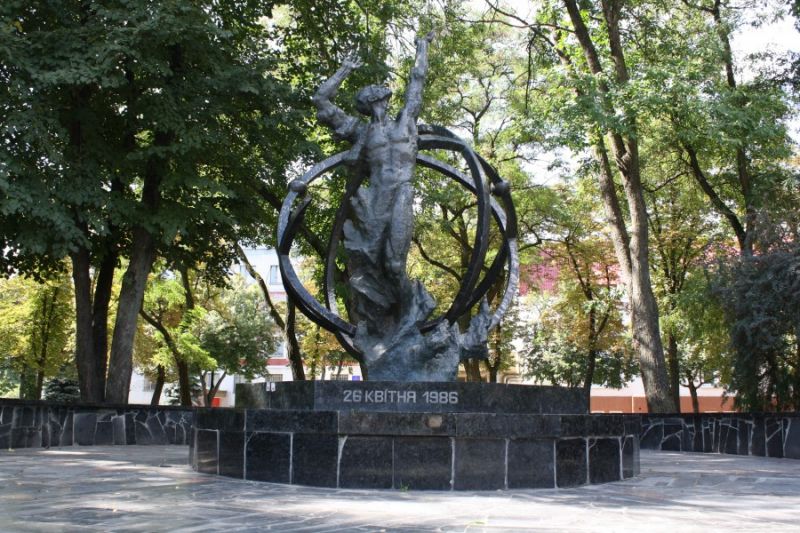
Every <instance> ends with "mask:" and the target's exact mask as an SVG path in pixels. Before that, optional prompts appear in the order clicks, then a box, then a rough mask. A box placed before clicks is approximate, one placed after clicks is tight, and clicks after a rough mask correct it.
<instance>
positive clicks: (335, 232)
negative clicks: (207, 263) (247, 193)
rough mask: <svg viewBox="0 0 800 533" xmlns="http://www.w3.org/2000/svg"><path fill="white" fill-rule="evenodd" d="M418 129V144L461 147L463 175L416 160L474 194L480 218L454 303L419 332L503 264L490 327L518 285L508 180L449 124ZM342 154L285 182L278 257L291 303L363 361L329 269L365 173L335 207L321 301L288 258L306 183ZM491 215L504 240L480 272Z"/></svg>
mask: <svg viewBox="0 0 800 533" xmlns="http://www.w3.org/2000/svg"><path fill="white" fill-rule="evenodd" d="M418 132H419V140H418V147H419V150H430V149H443V150H450V151H454V152H459V153H460V154H461V156H462V157H463V158H464V160H465V161H466V163H467V166H468V167H469V171H470V176H466V175H465V174H463V173H462V172H460V171H459V170H457V169H455V168H453V167H451V166H450V165H447V164H446V163H442V162H441V161H439V160H437V159H435V158H432V157H429V156H426V155H421V154H420V155H417V163H418V164H420V165H421V166H423V167H426V168H430V169H432V170H435V171H437V172H439V173H441V174H443V175H445V176H447V177H448V178H450V179H452V180H454V181H455V182H456V183H458V184H459V185H461V186H463V187H465V188H466V189H467V190H469V191H470V192H472V193H473V194H475V196H476V197H477V208H478V222H477V229H476V231H475V241H474V244H473V253H472V257H471V258H470V261H469V265H468V267H467V271H466V273H465V274H464V277H463V279H462V280H461V284H460V286H459V289H458V292H457V293H456V296H455V298H454V299H453V303H452V304H451V305H450V308H449V309H448V310H447V312H446V313H445V314H444V315H442V316H439V317H437V318H434V319H432V320H429V321H427V322H425V323H424V324H422V325H420V326H419V329H420V332H422V333H425V332H427V331H430V330H431V329H433V328H434V327H436V325H437V324H439V323H440V322H442V321H443V320H447V321H448V322H450V323H451V324H452V323H453V322H455V321H456V320H457V319H458V318H459V317H460V316H462V315H463V314H464V313H466V312H467V311H468V310H469V309H470V308H472V306H474V305H475V304H476V303H478V302H479V301H480V300H481V298H483V297H484V296H485V295H486V293H487V292H488V291H489V288H490V287H491V286H492V285H493V284H494V283H495V282H496V281H497V279H498V276H500V274H501V273H502V271H503V267H504V266H507V280H506V288H505V292H504V293H503V298H502V300H501V301H500V303H499V305H498V306H497V308H496V310H495V312H494V314H493V315H492V320H491V323H490V325H489V330H492V329H494V328H495V327H497V325H498V324H499V323H500V320H501V319H502V318H503V315H504V314H505V312H506V311H507V310H508V307H509V306H510V305H511V301H512V300H513V298H514V296H515V295H516V293H517V288H518V286H519V256H518V249H517V217H516V212H515V211H514V204H513V203H512V201H511V191H510V188H509V185H508V182H506V181H504V180H503V179H501V178H500V176H499V175H498V174H497V171H496V170H495V169H494V168H493V167H492V166H491V165H490V164H489V163H487V162H486V160H484V159H483V158H482V157H481V156H479V155H478V154H476V153H475V152H474V151H473V150H472V149H471V148H470V147H469V146H467V144H466V143H465V142H464V141H463V140H461V139H459V138H458V137H457V136H456V135H454V134H453V133H452V132H450V131H449V130H447V129H445V128H442V127H440V126H428V125H420V126H419V127H418ZM346 155H347V152H340V153H338V154H336V155H334V156H331V157H329V158H327V159H325V160H324V161H321V162H320V163H317V164H316V165H314V166H313V167H312V168H311V169H310V170H309V171H308V172H306V173H305V174H304V175H303V176H302V177H300V178H298V179H296V180H294V181H292V182H291V183H290V184H289V193H288V194H287V195H286V198H284V200H283V205H282V206H281V211H280V215H279V217H278V260H279V266H280V269H281V275H282V276H283V283H284V287H285V288H286V292H287V294H288V296H289V297H290V298H291V299H292V301H293V302H294V303H295V305H296V306H297V307H298V308H299V309H300V311H302V312H303V313H304V314H305V315H306V316H307V317H309V318H310V319H311V320H312V321H314V322H315V323H317V324H319V325H320V326H322V327H324V328H325V329H327V330H328V331H331V332H332V333H334V335H336V338H337V339H338V340H339V342H340V343H341V344H342V346H343V347H344V348H345V349H346V350H347V351H348V352H349V353H350V354H351V355H353V356H354V357H355V358H356V359H357V360H358V361H361V360H362V357H361V353H360V352H359V351H358V350H357V349H356V348H355V346H353V340H352V337H353V335H354V334H355V332H356V326H355V325H353V324H351V323H350V322H347V321H346V320H344V319H342V317H340V316H339V313H338V310H337V308H336V295H335V292H334V283H333V272H334V269H335V268H336V265H335V261H336V255H337V250H338V246H339V242H340V241H341V239H342V232H343V228H344V223H345V221H346V219H347V206H348V205H349V202H350V198H352V196H353V195H354V194H355V192H356V191H357V190H358V188H359V187H360V186H361V181H363V179H364V178H363V177H362V178H361V180H353V181H352V182H351V183H349V184H348V187H347V189H346V190H345V193H344V197H343V198H342V201H341V204H340V206H339V209H338V210H337V212H336V218H335V219H334V223H333V228H332V231H331V237H330V240H329V243H328V250H327V257H326V261H325V281H324V287H323V292H324V294H325V305H324V306H323V305H322V304H321V303H320V302H319V301H317V299H316V298H314V297H313V296H312V295H311V294H310V293H309V292H308V291H307V290H306V289H305V287H303V284H302V283H300V279H299V278H298V277H297V273H296V272H295V270H294V267H293V266H292V263H291V261H290V260H289V251H290V249H291V246H292V242H293V241H294V238H295V235H296V234H297V231H298V229H299V227H300V225H301V223H302V220H303V215H304V214H305V211H306V209H307V208H308V206H309V204H310V203H311V199H310V198H308V197H305V193H306V191H307V190H308V186H309V185H310V184H311V183H312V182H313V181H315V180H316V179H317V178H319V177H320V176H322V175H323V174H325V173H326V172H329V171H331V170H333V169H335V168H337V167H339V166H341V165H342V164H344V163H345V157H346ZM484 177H485V178H488V181H489V182H490V184H489V183H487V181H485V180H484ZM490 191H491V194H493V195H494V196H496V197H497V198H498V199H499V202H498V201H497V200H495V199H494V198H492V197H491V196H490ZM298 197H300V198H301V201H300V202H299V204H298V205H297V206H296V207H295V206H294V204H295V200H297V198H298ZM490 216H491V218H493V219H494V221H495V222H496V224H497V225H498V227H499V228H500V233H501V234H502V236H503V244H502V246H501V248H500V251H499V252H498V253H497V255H496V256H495V258H494V260H493V261H492V264H491V265H490V266H489V269H488V270H487V272H486V274H485V275H484V276H483V278H481V277H480V273H481V269H482V268H483V265H484V260H485V258H486V251H487V247H488V240H489V218H490ZM479 279H480V281H479ZM476 285H477V286H476Z"/></svg>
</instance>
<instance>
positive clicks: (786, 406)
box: [718, 245, 800, 411]
mask: <svg viewBox="0 0 800 533" xmlns="http://www.w3.org/2000/svg"><path fill="white" fill-rule="evenodd" d="M721 280H722V283H721V284H720V285H719V287H718V290H719V294H720V296H721V299H722V301H723V302H724V305H725V310H726V313H727V316H728V319H729V321H730V324H731V343H732V346H733V361H732V363H733V364H732V376H731V384H730V387H731V389H732V390H733V391H735V392H736V402H737V405H739V406H741V407H742V408H745V409H750V410H764V411H771V410H795V409H798V408H799V407H800V247H798V246H797V245H794V246H792V247H788V246H784V247H782V249H776V250H774V251H772V252H771V253H768V254H765V255H762V256H756V257H752V258H742V259H741V260H740V261H738V262H737V263H734V264H733V265H732V267H731V268H730V269H728V270H724V271H723V273H722V278H721Z"/></svg>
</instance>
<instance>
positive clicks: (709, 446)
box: [639, 413, 800, 459]
mask: <svg viewBox="0 0 800 533" xmlns="http://www.w3.org/2000/svg"><path fill="white" fill-rule="evenodd" d="M639 442H640V446H641V447H642V448H645V449H649V450H669V451H683V452H705V453H726V454H734V455H756V456H760V457H786V458H790V459H800V414H799V413H730V414H716V413H703V414H699V415H643V416H642V433H641V435H640V438H639Z"/></svg>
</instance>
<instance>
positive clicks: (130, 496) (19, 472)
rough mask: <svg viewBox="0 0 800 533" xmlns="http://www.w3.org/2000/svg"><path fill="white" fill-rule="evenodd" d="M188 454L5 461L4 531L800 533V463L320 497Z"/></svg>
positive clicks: (137, 451)
mask: <svg viewBox="0 0 800 533" xmlns="http://www.w3.org/2000/svg"><path fill="white" fill-rule="evenodd" d="M186 463H187V448H185V447H182V446H116V447H111V446H108V447H100V446H98V447H68V448H61V449H51V450H42V449H25V450H17V451H2V452H0V510H2V512H0V532H13V531H69V532H71V531H120V532H121V531H182V532H183V531H197V532H212V531H226V532H227V531H266V530H272V531H468V532H473V531H646V532H648V533H650V532H654V531H670V532H673V533H674V532H676V531H681V532H685V531H705V532H711V531H723V530H724V531H798V530H799V528H800V461H796V460H790V459H766V458H758V457H742V456H731V455H711V454H709V455H702V454H691V453H670V452H648V451H643V452H642V473H641V475H640V476H637V477H636V478H634V479H631V480H627V481H623V482H618V483H610V484H606V485H593V486H586V487H581V488H576V489H560V490H518V491H495V492H404V491H385V490H384V491H367V490H336V489H318V488H307V487H298V486H285V485H275V484H270V483H257V482H250V481H240V480H234V479H227V478H220V477H217V476H211V475H204V474H198V473H196V472H193V471H192V470H191V469H190V468H189V467H188V466H187V464H186Z"/></svg>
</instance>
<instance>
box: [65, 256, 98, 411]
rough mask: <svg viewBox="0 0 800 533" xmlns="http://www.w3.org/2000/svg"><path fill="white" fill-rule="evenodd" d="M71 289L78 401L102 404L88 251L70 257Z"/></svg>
mask: <svg viewBox="0 0 800 533" xmlns="http://www.w3.org/2000/svg"><path fill="white" fill-rule="evenodd" d="M70 259H71V261H72V281H73V285H74V288H75V363H76V366H77V368H78V386H79V387H80V390H81V401H83V402H88V403H102V402H103V400H104V398H105V385H106V383H105V374H104V373H103V374H99V373H98V372H97V369H98V367H99V365H98V363H97V361H96V356H95V351H94V349H95V343H94V339H93V332H94V328H93V324H92V320H93V317H92V314H93V313H92V280H91V277H90V275H89V267H90V264H89V252H88V251H87V250H86V249H85V248H81V249H79V250H78V251H76V252H73V253H72V254H71V255H70Z"/></svg>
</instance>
